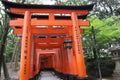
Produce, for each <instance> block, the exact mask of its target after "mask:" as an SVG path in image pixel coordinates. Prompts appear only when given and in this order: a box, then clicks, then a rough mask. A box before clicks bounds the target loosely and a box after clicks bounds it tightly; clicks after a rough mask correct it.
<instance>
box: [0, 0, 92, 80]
mask: <svg viewBox="0 0 120 80" xmlns="http://www.w3.org/2000/svg"><path fill="white" fill-rule="evenodd" d="M2 3H3V4H4V6H5V7H6V10H7V13H8V14H9V15H10V16H11V17H12V19H11V20H10V23H9V25H10V26H14V34H16V35H18V36H21V41H20V42H21V59H20V77H19V80H30V79H31V80H32V79H35V76H36V75H38V74H39V72H40V71H41V70H42V69H53V70H54V71H55V72H56V73H58V74H61V75H68V77H71V76H74V77H76V78H67V79H64V80H87V74H86V67H85V62H84V56H83V50H82V42H81V38H80V34H82V33H83V29H81V28H80V26H89V25H90V23H89V21H86V20H84V19H85V18H86V17H87V15H88V13H89V11H90V10H91V9H92V8H93V4H91V5H85V6H60V5H56V6H55V5H34V4H20V3H14V2H7V1H4V0H3V1H2Z"/></svg>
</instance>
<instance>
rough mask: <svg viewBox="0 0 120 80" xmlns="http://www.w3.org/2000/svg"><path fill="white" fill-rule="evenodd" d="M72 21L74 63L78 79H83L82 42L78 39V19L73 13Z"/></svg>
mask: <svg viewBox="0 0 120 80" xmlns="http://www.w3.org/2000/svg"><path fill="white" fill-rule="evenodd" d="M71 17H72V21H73V31H72V32H73V46H74V50H73V51H74V52H75V57H76V63H77V73H78V77H80V78H85V77H86V76H87V75H86V67H85V63H84V56H83V50H82V42H81V38H80V29H79V25H78V19H77V14H76V13H75V12H73V13H72V16H71Z"/></svg>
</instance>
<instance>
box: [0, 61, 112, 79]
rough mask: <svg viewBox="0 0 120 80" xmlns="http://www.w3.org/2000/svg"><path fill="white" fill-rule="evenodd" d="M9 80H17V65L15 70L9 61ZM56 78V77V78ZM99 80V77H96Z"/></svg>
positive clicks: (2, 77)
mask: <svg viewBox="0 0 120 80" xmlns="http://www.w3.org/2000/svg"><path fill="white" fill-rule="evenodd" d="M7 68H8V72H9V76H10V78H11V79H10V80H18V79H19V67H18V68H17V69H16V70H15V69H14V65H11V64H10V63H8V64H7ZM0 80H4V75H3V70H2V76H1V79H0ZM57 80H58V79H57ZM96 80H99V79H96ZM102 80H113V79H112V78H105V79H102Z"/></svg>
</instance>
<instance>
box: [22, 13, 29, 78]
mask: <svg viewBox="0 0 120 80" xmlns="http://www.w3.org/2000/svg"><path fill="white" fill-rule="evenodd" d="M30 20H31V14H30V12H29V11H25V17H24V25H23V33H22V46H21V61H20V80H29V78H30V60H31V59H30V56H31V46H30V45H31V28H30V27H31V26H30Z"/></svg>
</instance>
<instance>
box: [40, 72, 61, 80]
mask: <svg viewBox="0 0 120 80" xmlns="http://www.w3.org/2000/svg"><path fill="white" fill-rule="evenodd" d="M40 74H41V76H40V78H39V80H62V79H60V78H58V77H57V76H55V75H54V73H53V72H50V71H43V72H41V73H40Z"/></svg>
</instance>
